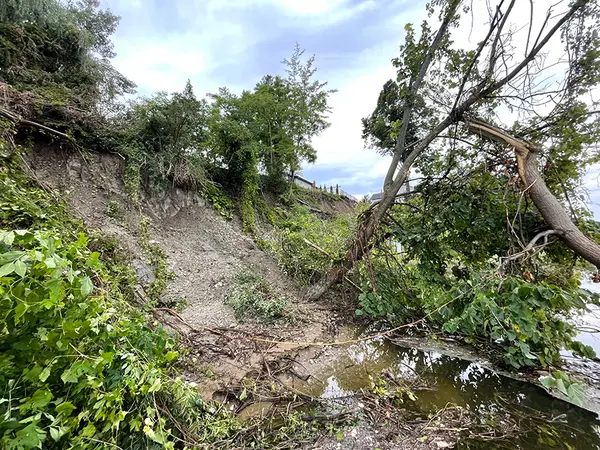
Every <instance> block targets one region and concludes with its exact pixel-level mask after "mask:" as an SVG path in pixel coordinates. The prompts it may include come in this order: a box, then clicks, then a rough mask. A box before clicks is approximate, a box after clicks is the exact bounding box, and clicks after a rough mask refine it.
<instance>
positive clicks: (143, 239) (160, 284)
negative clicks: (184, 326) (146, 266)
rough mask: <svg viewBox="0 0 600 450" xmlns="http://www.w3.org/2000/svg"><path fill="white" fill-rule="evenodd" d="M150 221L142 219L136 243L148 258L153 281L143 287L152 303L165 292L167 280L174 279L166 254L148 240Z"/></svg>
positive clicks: (146, 218) (145, 218)
mask: <svg viewBox="0 0 600 450" xmlns="http://www.w3.org/2000/svg"><path fill="white" fill-rule="evenodd" d="M151 224H152V220H151V219H150V218H149V217H142V220H141V221H140V229H139V235H138V243H139V244H140V247H141V248H142V251H143V252H144V254H145V255H146V257H147V258H148V260H149V262H150V265H151V266H152V269H153V273H154V280H153V281H152V283H150V285H149V286H146V287H145V290H146V293H147V294H148V297H149V298H150V300H152V301H153V302H157V301H159V300H160V298H161V296H162V295H163V294H164V293H165V292H166V290H167V283H168V282H169V280H172V279H173V278H175V274H174V273H173V271H171V270H170V269H169V263H168V262H167V254H166V253H165V251H164V250H163V249H162V248H161V246H160V245H158V244H156V243H153V242H152V241H151V240H150V225H151Z"/></svg>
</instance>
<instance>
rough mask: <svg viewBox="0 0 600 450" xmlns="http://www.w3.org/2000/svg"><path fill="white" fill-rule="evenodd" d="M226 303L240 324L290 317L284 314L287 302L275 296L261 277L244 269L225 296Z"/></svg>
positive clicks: (287, 305) (252, 271)
mask: <svg viewBox="0 0 600 450" xmlns="http://www.w3.org/2000/svg"><path fill="white" fill-rule="evenodd" d="M226 303H227V304H228V305H229V306H231V307H232V308H233V312H234V314H235V317H236V319H237V320H239V321H240V322H243V321H244V320H245V319H247V318H253V319H257V320H259V321H262V322H272V321H274V320H277V319H281V318H284V317H287V318H288V319H289V318H290V317H291V316H290V315H289V314H286V309H287V308H288V307H289V301H288V300H287V299H286V298H285V297H283V296H279V295H276V294H275V293H274V292H273V290H272V288H271V287H270V286H269V284H268V283H267V281H266V280H265V279H264V277H263V276H262V275H260V274H259V273H258V272H257V271H256V270H255V269H252V268H249V267H246V268H244V269H242V270H241V271H240V272H239V273H238V274H237V275H236V277H235V287H234V288H233V290H232V291H231V292H230V293H229V295H228V296H227V300H226Z"/></svg>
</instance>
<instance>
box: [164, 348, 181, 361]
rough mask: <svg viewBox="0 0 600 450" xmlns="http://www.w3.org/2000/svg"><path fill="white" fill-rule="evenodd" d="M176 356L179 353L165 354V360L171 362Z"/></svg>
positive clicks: (169, 352)
mask: <svg viewBox="0 0 600 450" xmlns="http://www.w3.org/2000/svg"><path fill="white" fill-rule="evenodd" d="M178 356H179V352H174V351H172V350H171V351H168V352H167V353H165V359H166V360H167V362H171V361H173V360H174V359H175V358H177V357H178Z"/></svg>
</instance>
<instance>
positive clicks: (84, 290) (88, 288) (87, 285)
mask: <svg viewBox="0 0 600 450" xmlns="http://www.w3.org/2000/svg"><path fill="white" fill-rule="evenodd" d="M93 290H94V283H92V280H91V279H90V277H84V278H83V279H82V280H81V295H83V296H85V297H87V296H88V295H89V294H90V292H92V291H93Z"/></svg>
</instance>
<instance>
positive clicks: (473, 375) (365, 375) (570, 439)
mask: <svg viewBox="0 0 600 450" xmlns="http://www.w3.org/2000/svg"><path fill="white" fill-rule="evenodd" d="M319 360H322V357H320V358H319ZM329 361H330V362H329V363H327V364H325V365H322V366H319V367H314V372H313V373H314V375H315V378H312V381H310V382H309V383H308V385H305V386H303V389H305V390H308V391H309V392H310V393H311V394H312V395H314V396H320V397H324V398H329V399H345V400H344V401H347V399H351V398H352V395H353V393H355V392H356V391H358V390H360V389H363V388H369V384H370V377H373V378H374V379H377V378H378V377H380V376H382V373H384V372H385V375H386V376H387V377H390V376H391V377H394V378H396V379H400V378H402V379H405V380H409V381H410V380H414V379H415V378H417V377H418V378H419V379H420V380H421V381H424V382H425V383H426V384H427V385H428V386H431V387H432V388H433V389H432V390H423V391H418V392H417V396H418V400H417V404H418V407H419V411H421V412H422V411H428V410H429V411H431V412H434V411H437V410H439V409H441V408H444V407H445V406H446V405H448V404H456V405H458V406H462V407H464V408H467V409H469V410H470V411H473V412H476V413H477V414H481V415H483V414H491V416H492V417H493V416H494V415H495V414H497V413H499V412H502V414H510V415H511V417H512V418H513V419H515V420H516V421H517V422H519V423H520V424H521V426H522V429H523V433H520V434H519V435H518V437H516V438H515V437H513V438H510V439H509V440H505V441H502V442H477V441H464V442H461V443H460V446H459V448H463V449H496V448H503V449H504V448H506V449H546V448H547V449H551V448H552V449H556V448H562V449H577V450H580V449H582V450H587V449H600V420H599V418H598V417H597V416H596V415H595V414H593V413H590V412H588V411H585V410H583V409H580V408H577V407H575V406H573V405H570V404H568V403H565V402H562V401H560V400H557V399H555V398H553V397H550V396H549V395H548V394H547V393H546V392H545V391H544V390H543V389H541V388H538V387H536V386H533V385H531V384H529V383H524V382H520V381H516V380H514V379H511V378H507V377H504V376H501V375H498V374H496V373H495V372H492V371H491V370H488V369H486V368H484V367H482V366H481V365H480V364H478V363H476V362H469V361H465V360H462V359H458V358H454V357H450V356H445V355H442V354H439V353H436V352H433V351H431V352H423V351H418V350H416V349H408V348H402V347H398V346H396V345H393V344H390V343H388V342H384V341H381V340H372V341H368V342H359V343H356V344H353V345H351V346H349V347H347V348H346V349H341V350H340V351H338V352H337V353H336V354H335V355H330V359H329ZM311 372H312V371H311ZM540 413H543V414H544V415H546V416H549V417H550V418H554V420H553V422H552V424H551V425H550V426H548V427H547V430H546V431H545V432H541V430H540V428H541V427H544V428H546V425H540V422H539V421H536V420H534V419H535V418H536V416H538V415H539V414H540ZM498 416H499V414H498Z"/></svg>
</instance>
